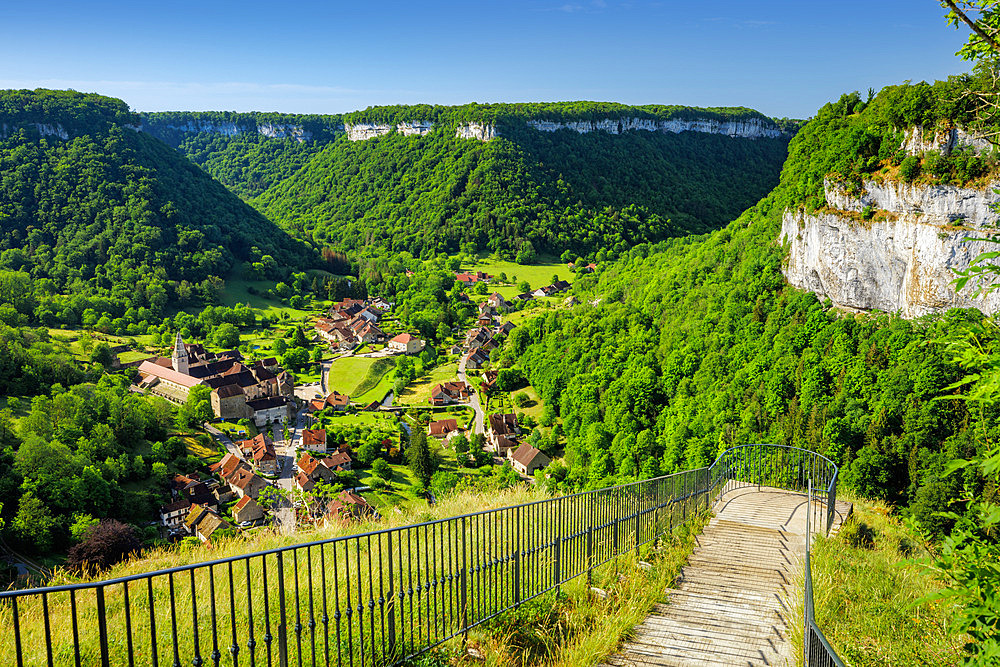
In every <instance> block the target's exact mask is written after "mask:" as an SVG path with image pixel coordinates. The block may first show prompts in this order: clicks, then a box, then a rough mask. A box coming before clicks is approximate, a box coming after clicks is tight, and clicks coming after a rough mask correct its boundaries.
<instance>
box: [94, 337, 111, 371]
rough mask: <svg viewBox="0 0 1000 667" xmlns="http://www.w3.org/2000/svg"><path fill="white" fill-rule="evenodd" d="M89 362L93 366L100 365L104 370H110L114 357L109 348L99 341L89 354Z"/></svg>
mask: <svg viewBox="0 0 1000 667" xmlns="http://www.w3.org/2000/svg"><path fill="white" fill-rule="evenodd" d="M90 361H91V362H92V363H95V364H100V365H101V366H103V367H104V368H111V365H112V364H113V363H114V355H113V354H111V347H110V346H109V345H108V344H107V343H105V342H104V341H101V342H100V343H98V344H97V345H95V346H94V349H93V351H92V352H91V353H90Z"/></svg>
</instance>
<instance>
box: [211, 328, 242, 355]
mask: <svg viewBox="0 0 1000 667" xmlns="http://www.w3.org/2000/svg"><path fill="white" fill-rule="evenodd" d="M212 339H213V340H214V341H215V344H216V345H218V346H219V347H223V348H227V349H232V348H236V347H239V344H240V330H239V329H237V328H236V325H234V324H230V323H229V322H223V323H222V324H220V325H219V326H217V327H216V328H215V331H213V332H212Z"/></svg>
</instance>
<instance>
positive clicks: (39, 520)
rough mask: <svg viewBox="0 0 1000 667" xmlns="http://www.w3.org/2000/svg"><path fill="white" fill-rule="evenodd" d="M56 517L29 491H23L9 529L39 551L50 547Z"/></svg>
mask: <svg viewBox="0 0 1000 667" xmlns="http://www.w3.org/2000/svg"><path fill="white" fill-rule="evenodd" d="M56 524H57V521H56V518H55V517H54V516H52V511H51V510H50V509H49V508H48V507H47V506H46V505H45V503H43V502H42V501H41V499H40V498H38V497H37V496H36V495H35V494H34V493H32V492H31V491H27V492H25V494H24V495H23V496H21V500H20V502H19V503H18V506H17V514H16V515H14V520H13V521H11V525H10V527H11V530H13V532H14V535H16V536H17V538H18V539H19V540H21V541H22V542H24V543H25V544H27V545H28V546H30V547H32V548H33V549H34V550H35V551H37V552H39V553H45V552H47V551H49V550H51V549H52V541H53V539H54V538H55V529H56Z"/></svg>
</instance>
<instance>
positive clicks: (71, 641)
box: [0, 468, 710, 667]
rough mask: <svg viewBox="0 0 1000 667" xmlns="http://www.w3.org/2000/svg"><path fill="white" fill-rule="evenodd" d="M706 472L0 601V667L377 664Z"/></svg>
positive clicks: (581, 563)
mask: <svg viewBox="0 0 1000 667" xmlns="http://www.w3.org/2000/svg"><path fill="white" fill-rule="evenodd" d="M709 504H710V499H709V469H708V468H700V469H697V470H689V471H685V472H682V473H677V474H674V475H668V476H666V477H660V478H657V479H652V480H645V481H642V482H636V483H632V484H627V485H623V486H616V487H611V488H606V489H600V490H596V491H589V492H584V493H578V494H575V495H570V496H562V497H556V498H552V499H547V500H542V501H537V502H532V503H527V504H524V505H517V506H513V507H504V508H501V509H496V510H488V511H483V512H477V513H474V514H468V515H465V516H459V517H453V518H448V519H441V520H438V521H431V522H428V523H423V524H418V525H411V526H403V527H399V528H389V529H386V530H379V531H375V532H370V533H364V534H359V535H350V536H345V537H338V538H335V539H329V540H322V541H318V542H312V543H308V544H301V545H296V546H290V547H285V548H281V549H272V550H270V551H264V552H257V553H251V554H245V555H240V556H237V557H233V558H225V559H221V560H215V561H211V562H205V563H196V564H191V565H185V566H181V567H174V568H170V569H165V570H159V571H156V572H148V573H143V574H138V575H134V576H128V577H121V578H118V579H112V580H109V581H100V582H91V583H84V584H77V585H66V586H52V587H48V588H35V589H30V590H12V591H6V592H2V593H0V627H3V628H7V629H8V632H6V633H0V664H4V665H8V664H15V665H18V667H20V666H21V665H50V666H51V665H130V666H131V665H153V666H154V667H155V666H158V665H177V666H180V665H193V666H199V665H221V664H225V665H241V664H242V665H269V666H270V665H280V666H281V667H285V666H286V665H289V664H294V665H302V664H308V665H316V664H324V665H338V666H342V665H346V666H349V667H355V666H357V667H361V666H364V665H373V666H374V665H393V664H399V663H400V662H402V661H404V660H406V659H409V658H413V657H415V656H418V655H420V654H421V653H423V652H425V651H427V650H429V649H431V648H433V647H435V646H437V645H439V644H441V643H442V642H445V641H447V640H449V639H451V638H453V637H456V636H459V635H462V634H464V633H466V632H467V631H468V630H469V629H470V628H474V627H476V626H477V625H479V624H481V623H483V622H485V621H487V620H489V619H491V618H493V617H495V616H497V615H498V614H500V613H502V612H504V611H506V610H509V609H512V608H514V607H516V606H518V605H520V604H522V603H523V602H525V601H527V600H530V599H532V598H535V597H537V596H539V595H541V594H543V593H545V592H547V591H551V590H553V589H557V588H558V587H559V586H560V585H561V584H565V583H566V582H568V581H570V580H572V579H575V578H577V577H580V576H583V575H588V576H589V574H590V573H591V571H592V570H593V569H594V568H595V567H598V566H600V565H602V564H603V563H606V562H608V561H609V560H611V559H613V558H615V557H616V556H617V555H619V554H622V553H623V552H625V551H628V550H631V549H637V548H638V547H640V546H642V545H644V544H647V543H649V542H651V541H653V540H655V539H656V538H658V537H659V536H661V535H663V534H664V533H666V532H668V531H670V530H671V529H672V528H673V527H674V526H676V525H678V524H679V523H681V522H683V521H685V520H686V519H687V518H688V517H690V516H691V515H692V513H693V512H695V511H697V510H700V509H705V508H707V507H708V506H709Z"/></svg>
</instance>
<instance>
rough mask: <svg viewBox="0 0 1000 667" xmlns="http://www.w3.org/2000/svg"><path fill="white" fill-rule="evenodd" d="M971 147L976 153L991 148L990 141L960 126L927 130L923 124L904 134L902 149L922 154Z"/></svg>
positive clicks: (979, 153)
mask: <svg viewBox="0 0 1000 667" xmlns="http://www.w3.org/2000/svg"><path fill="white" fill-rule="evenodd" d="M963 148H971V149H972V151H973V152H974V153H975V154H976V155H981V154H983V153H984V152H986V151H989V150H990V149H991V145H990V142H988V141H987V140H986V139H983V138H982V137H981V136H977V135H975V134H973V133H971V132H967V131H966V130H963V129H962V128H960V127H950V128H946V129H941V130H934V131H932V132H930V133H928V132H925V131H924V128H923V126H921V125H914V126H913V127H911V128H910V129H909V130H907V131H906V133H905V134H904V135H903V145H902V149H903V150H904V151H906V152H907V153H908V154H910V155H916V156H918V157H919V156H920V155H923V154H924V153H929V152H932V151H937V152H939V153H941V154H942V155H951V154H952V153H953V152H954V151H955V150H956V149H963Z"/></svg>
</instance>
